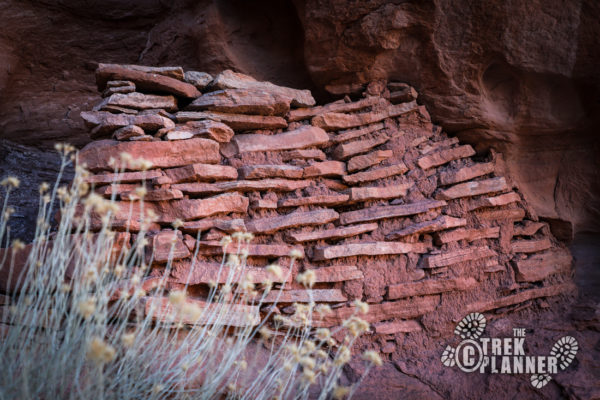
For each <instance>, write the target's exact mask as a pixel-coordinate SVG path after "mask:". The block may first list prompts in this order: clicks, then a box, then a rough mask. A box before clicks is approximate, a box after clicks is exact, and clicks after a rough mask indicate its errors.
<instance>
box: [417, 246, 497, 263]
mask: <svg viewBox="0 0 600 400" xmlns="http://www.w3.org/2000/svg"><path fill="white" fill-rule="evenodd" d="M496 255H497V254H496V252H495V251H494V250H491V249H490V248H488V247H487V246H481V247H469V248H466V249H459V250H454V251H447V252H444V253H442V254H435V255H426V256H424V257H423V259H422V262H421V264H420V267H421V268H440V267H448V266H451V265H455V264H458V263H462V262H467V261H473V260H479V259H482V258H488V257H494V256H496Z"/></svg>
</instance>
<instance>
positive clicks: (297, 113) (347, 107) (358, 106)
mask: <svg viewBox="0 0 600 400" xmlns="http://www.w3.org/2000/svg"><path fill="white" fill-rule="evenodd" d="M380 103H383V99H382V98H381V97H367V98H366V99H362V100H359V101H355V102H351V103H346V102H334V103H330V104H326V105H324V106H317V107H312V108H299V109H296V110H291V111H290V112H289V113H288V115H287V119H288V121H290V122H293V121H300V120H303V119H308V118H312V117H314V116H316V115H321V114H325V113H329V112H338V113H340V112H341V113H345V112H354V111H359V110H362V109H363V108H367V107H371V106H373V105H376V104H380Z"/></svg>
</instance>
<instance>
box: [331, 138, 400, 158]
mask: <svg viewBox="0 0 600 400" xmlns="http://www.w3.org/2000/svg"><path fill="white" fill-rule="evenodd" d="M388 140H390V138H389V137H388V136H387V135H381V136H379V137H375V138H370V139H364V140H357V141H354V142H348V143H342V144H338V145H337V146H336V148H335V149H333V153H332V155H333V158H335V159H336V160H345V159H347V158H350V157H352V156H355V155H357V154H361V153H365V152H367V151H369V150H371V149H372V148H373V147H377V146H380V145H382V144H384V143H386V142H387V141H388Z"/></svg>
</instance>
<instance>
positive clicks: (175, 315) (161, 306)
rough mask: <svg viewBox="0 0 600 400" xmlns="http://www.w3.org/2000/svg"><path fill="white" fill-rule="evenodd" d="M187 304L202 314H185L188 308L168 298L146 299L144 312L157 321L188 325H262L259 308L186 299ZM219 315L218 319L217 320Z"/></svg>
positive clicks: (143, 300) (143, 301)
mask: <svg viewBox="0 0 600 400" xmlns="http://www.w3.org/2000/svg"><path fill="white" fill-rule="evenodd" d="M184 301H185V304H187V305H194V306H196V307H198V308H199V309H200V310H202V312H201V313H200V314H199V315H198V316H196V315H192V314H190V313H185V312H183V310H185V309H187V308H188V307H175V306H173V304H171V302H170V301H169V298H168V297H144V298H143V299H142V303H143V304H144V312H145V315H146V316H147V317H150V318H151V319H153V320H155V321H161V322H166V323H173V324H178V323H183V324H186V325H214V324H216V325H224V326H231V327H246V326H255V325H258V324H259V323H260V309H259V307H258V306H251V305H246V304H226V303H207V302H205V301H201V300H195V299H185V300H184ZM215 315H218V318H215Z"/></svg>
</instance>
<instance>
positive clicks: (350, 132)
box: [331, 122, 385, 143]
mask: <svg viewBox="0 0 600 400" xmlns="http://www.w3.org/2000/svg"><path fill="white" fill-rule="evenodd" d="M384 128H385V125H384V124H383V122H378V123H376V124H371V125H367V126H365V127H362V128H358V129H347V130H344V131H339V132H338V134H337V135H332V136H331V141H332V142H333V143H343V142H347V141H348V140H352V139H357V138H359V137H362V136H364V135H367V134H369V133H373V132H377V131H380V130H382V129H384Z"/></svg>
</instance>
